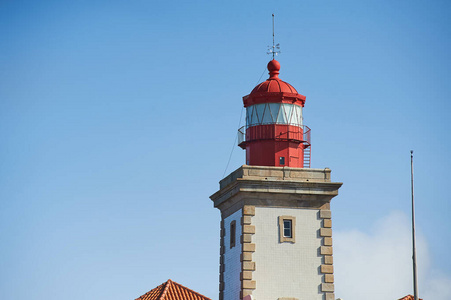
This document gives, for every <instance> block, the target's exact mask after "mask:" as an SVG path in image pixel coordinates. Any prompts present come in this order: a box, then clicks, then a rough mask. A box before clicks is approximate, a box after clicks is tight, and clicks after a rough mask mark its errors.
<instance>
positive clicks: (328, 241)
mask: <svg viewBox="0 0 451 300" xmlns="http://www.w3.org/2000/svg"><path fill="white" fill-rule="evenodd" d="M323 244H324V246H332V238H331V237H325V238H324V239H323Z"/></svg>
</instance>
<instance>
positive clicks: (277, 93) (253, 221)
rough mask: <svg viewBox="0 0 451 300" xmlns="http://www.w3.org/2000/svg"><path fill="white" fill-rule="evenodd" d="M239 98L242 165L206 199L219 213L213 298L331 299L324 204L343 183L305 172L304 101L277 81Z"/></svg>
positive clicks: (272, 77) (273, 71) (276, 70)
mask: <svg viewBox="0 0 451 300" xmlns="http://www.w3.org/2000/svg"><path fill="white" fill-rule="evenodd" d="M280 69H281V66H280V63H279V62H278V61H276V60H274V59H273V60H271V61H270V62H269V63H268V71H269V78H268V79H267V80H266V81H264V82H262V83H260V84H258V85H257V86H256V87H255V88H254V89H253V90H252V91H251V93H250V94H248V95H246V96H244V97H243V104H244V107H245V108H246V125H245V126H244V127H242V128H240V129H239V140H238V144H239V146H240V147H241V148H243V149H245V151H246V164H245V165H243V166H241V167H240V168H238V169H237V170H235V171H234V172H232V173H231V174H230V175H228V176H227V177H225V178H224V179H222V180H221V181H220V183H219V186H220V188H219V190H218V191H217V192H216V193H214V194H213V195H212V196H211V197H210V198H211V200H212V201H213V203H214V206H215V207H216V208H218V209H219V210H220V212H221V224H220V226H221V230H220V268H219V299H220V300H237V299H243V298H245V297H247V298H246V299H248V298H251V299H254V300H334V299H335V296H334V275H333V246H332V215H331V210H330V201H331V199H332V198H333V197H335V196H336V195H338V189H339V188H340V187H341V185H342V183H340V182H332V181H331V170H330V169H328V168H320V169H314V168H310V149H311V142H310V128H308V127H307V126H305V125H304V121H303V108H304V105H305V101H306V97H305V96H303V95H301V94H299V93H298V92H297V90H296V89H295V88H294V87H293V86H292V85H290V84H289V83H286V82H284V81H282V80H281V79H280V78H279V74H280Z"/></svg>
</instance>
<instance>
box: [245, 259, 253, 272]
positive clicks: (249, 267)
mask: <svg viewBox="0 0 451 300" xmlns="http://www.w3.org/2000/svg"><path fill="white" fill-rule="evenodd" d="M243 271H255V262H252V261H243Z"/></svg>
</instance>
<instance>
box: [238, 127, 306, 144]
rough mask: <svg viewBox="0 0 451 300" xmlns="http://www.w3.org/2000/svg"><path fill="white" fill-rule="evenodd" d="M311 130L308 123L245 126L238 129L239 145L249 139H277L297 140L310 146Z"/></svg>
mask: <svg viewBox="0 0 451 300" xmlns="http://www.w3.org/2000/svg"><path fill="white" fill-rule="evenodd" d="M276 126H277V127H276ZM310 132H311V129H310V128H309V127H308V126H306V125H302V126H288V125H278V124H271V125H260V126H251V127H247V128H246V126H243V127H241V128H240V129H238V145H239V146H240V147H242V146H244V144H245V143H246V142H249V141H255V140H270V139H275V140H291V141H297V142H300V143H303V144H304V145H306V147H308V146H310Z"/></svg>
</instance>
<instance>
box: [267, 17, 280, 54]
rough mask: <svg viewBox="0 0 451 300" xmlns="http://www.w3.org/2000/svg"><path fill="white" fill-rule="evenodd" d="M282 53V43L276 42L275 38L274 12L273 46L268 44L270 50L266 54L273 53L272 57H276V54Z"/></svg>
mask: <svg viewBox="0 0 451 300" xmlns="http://www.w3.org/2000/svg"><path fill="white" fill-rule="evenodd" d="M279 53H281V51H280V44H277V45H276V44H275V39H274V14H272V47H271V46H268V52H266V54H272V59H274V56H275V55H277V54H279Z"/></svg>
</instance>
